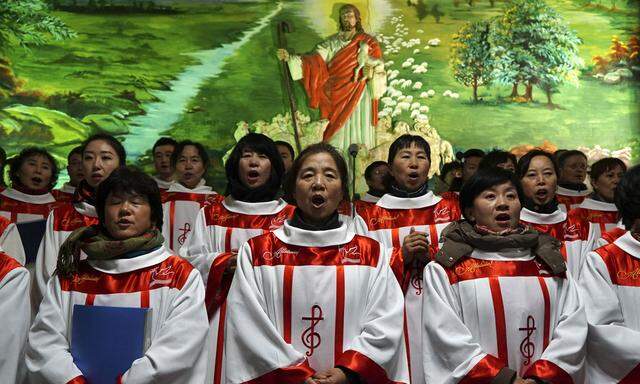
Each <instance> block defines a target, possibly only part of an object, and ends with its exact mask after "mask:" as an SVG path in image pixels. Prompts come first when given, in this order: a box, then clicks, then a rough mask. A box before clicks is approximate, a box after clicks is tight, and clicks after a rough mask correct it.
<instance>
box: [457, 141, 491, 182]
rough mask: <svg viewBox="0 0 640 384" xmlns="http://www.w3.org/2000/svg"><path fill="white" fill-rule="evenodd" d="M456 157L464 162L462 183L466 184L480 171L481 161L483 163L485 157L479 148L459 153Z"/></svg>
mask: <svg viewBox="0 0 640 384" xmlns="http://www.w3.org/2000/svg"><path fill="white" fill-rule="evenodd" d="M456 157H457V158H458V160H460V161H461V162H462V181H463V182H466V181H467V180H469V179H470V178H471V176H473V174H474V173H476V171H477V170H478V166H479V165H480V161H482V158H483V157H484V151H483V150H481V149H477V148H471V149H468V150H467V151H466V152H458V153H457V154H456Z"/></svg>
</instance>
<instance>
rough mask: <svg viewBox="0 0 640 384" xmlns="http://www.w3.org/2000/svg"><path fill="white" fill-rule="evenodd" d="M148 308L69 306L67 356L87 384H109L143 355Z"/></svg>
mask: <svg viewBox="0 0 640 384" xmlns="http://www.w3.org/2000/svg"><path fill="white" fill-rule="evenodd" d="M148 313H149V309H148V308H124V307H101V306H91V305H78V304H76V305H74V306H73V323H72V326H71V355H72V356H73V362H74V363H75V365H76V366H77V367H78V368H79V369H80V371H82V374H83V375H84V376H85V378H86V379H87V381H88V382H89V383H91V384H103V383H104V384H107V383H108V384H113V383H115V382H116V380H117V378H118V376H119V375H121V374H123V373H124V372H126V371H127V370H128V369H129V368H130V367H131V364H132V363H133V361H134V360H136V359H138V358H140V357H142V356H143V355H144V347H145V323H146V318H147V314H148Z"/></svg>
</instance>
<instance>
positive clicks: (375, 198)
mask: <svg viewBox="0 0 640 384" xmlns="http://www.w3.org/2000/svg"><path fill="white" fill-rule="evenodd" d="M380 199H381V198H380V197H378V196H373V195H371V194H369V192H367V193H365V194H364V196H362V198H361V199H360V200H362V201H364V202H367V203H374V204H375V203H377V202H378V201H379V200H380Z"/></svg>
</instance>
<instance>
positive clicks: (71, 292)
mask: <svg viewBox="0 0 640 384" xmlns="http://www.w3.org/2000/svg"><path fill="white" fill-rule="evenodd" d="M85 156H86V151H85ZM95 202H96V211H97V212H98V217H99V221H98V224H95V225H91V226H87V227H82V228H79V229H77V230H75V231H74V232H73V233H71V235H70V236H69V237H68V238H67V239H66V241H65V242H64V244H63V245H62V247H61V250H60V257H59V259H58V262H57V266H56V273H55V275H54V276H53V277H52V278H51V280H50V282H49V284H48V285H47V290H46V293H45V297H44V299H43V301H42V304H41V306H40V311H39V312H38V314H37V316H36V318H35V320H34V323H33V325H32V327H31V330H30V332H29V342H28V347H27V354H26V364H27V369H28V371H29V376H30V379H31V380H32V381H33V382H34V383H35V382H38V383H39V382H47V383H87V381H86V378H85V377H84V375H83V372H82V371H81V370H80V369H79V368H78V367H77V366H76V364H75V361H74V358H73V356H72V355H71V350H70V349H71V345H70V338H71V330H72V328H73V326H74V324H72V323H71V320H72V318H73V313H74V310H75V309H74V304H84V305H87V306H91V305H95V306H107V307H135V308H149V309H150V315H149V316H148V317H147V324H146V329H147V331H146V334H145V337H146V338H148V340H149V343H148V347H145V348H146V350H144V352H143V356H142V357H140V358H138V359H136V360H134V361H133V363H132V364H131V367H130V368H129V369H127V370H126V371H125V372H123V373H122V375H121V377H119V378H117V380H116V378H114V380H113V382H118V383H204V377H205V373H206V357H207V352H206V350H205V349H204V344H205V335H206V332H207V318H206V311H205V308H204V288H203V284H202V279H201V278H200V274H199V273H198V271H196V270H195V269H194V268H193V267H192V266H191V265H190V264H189V263H188V262H187V261H185V260H183V259H182V258H180V257H178V256H174V255H173V254H172V253H170V252H169V251H168V250H167V249H166V248H165V247H164V246H163V242H164V240H163V238H162V233H161V231H160V228H161V227H162V220H163V215H162V204H161V201H160V191H159V189H158V186H157V185H156V183H155V181H154V180H153V179H152V178H151V177H150V176H147V175H146V174H144V173H142V172H140V171H137V170H132V169H129V168H126V167H122V168H119V169H118V170H115V171H114V172H113V173H111V175H110V176H109V177H108V178H107V179H106V180H105V181H104V182H102V183H100V185H99V187H98V191H97V194H96V200H95ZM81 252H83V253H84V254H86V259H84V260H81V256H80V253H81ZM103 331H104V332H109V330H108V329H104V330H103ZM102 353H105V352H104V351H103V352H102Z"/></svg>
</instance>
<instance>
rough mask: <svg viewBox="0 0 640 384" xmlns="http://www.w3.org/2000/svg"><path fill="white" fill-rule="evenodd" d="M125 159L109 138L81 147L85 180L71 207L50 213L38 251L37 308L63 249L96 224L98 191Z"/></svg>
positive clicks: (93, 138)
mask: <svg viewBox="0 0 640 384" xmlns="http://www.w3.org/2000/svg"><path fill="white" fill-rule="evenodd" d="M126 158H127V154H126V152H125V149H124V147H123V146H122V144H121V143H120V142H119V141H118V139H116V138H115V137H113V136H111V135H108V134H104V133H98V134H95V135H93V136H91V137H89V138H88V139H87V140H85V142H84V143H83V144H82V168H83V174H84V180H82V181H81V182H80V184H79V185H78V187H77V188H76V191H75V194H74V196H73V202H72V203H66V204H61V205H59V206H57V207H56V208H55V209H54V210H53V211H51V213H50V214H49V217H48V218H47V224H46V229H45V233H44V238H43V239H42V242H41V243H40V247H39V249H38V255H37V257H36V273H35V275H36V276H35V280H36V282H37V285H35V287H34V288H35V290H34V291H33V293H32V299H33V304H34V305H35V306H36V308H37V305H38V304H39V303H40V300H41V299H42V295H43V294H44V292H45V290H46V287H47V282H48V281H49V278H50V277H51V275H52V274H53V271H54V269H55V267H56V262H57V260H58V251H59V250H60V246H61V245H62V243H63V242H64V240H65V239H66V238H67V237H68V236H69V234H70V233H71V232H72V231H73V230H75V229H77V228H80V227H84V226H87V225H92V224H96V223H97V221H98V215H97V213H96V209H95V192H96V188H97V187H98V185H100V183H101V182H102V181H104V180H105V179H106V178H107V177H108V176H109V175H110V174H111V172H113V171H114V170H115V169H116V168H118V167H122V166H124V165H125V164H126Z"/></svg>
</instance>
